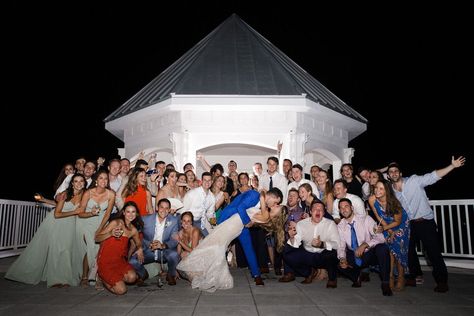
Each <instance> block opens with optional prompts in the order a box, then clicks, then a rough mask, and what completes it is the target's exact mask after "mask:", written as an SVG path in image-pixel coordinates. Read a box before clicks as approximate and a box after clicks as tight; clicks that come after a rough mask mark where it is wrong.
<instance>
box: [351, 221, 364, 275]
mask: <svg viewBox="0 0 474 316" xmlns="http://www.w3.org/2000/svg"><path fill="white" fill-rule="evenodd" d="M354 224H355V222H352V224H349V225H350V226H351V247H352V250H354V258H355V263H356V264H357V265H358V266H359V267H360V266H361V265H362V258H360V257H356V256H355V251H356V250H357V248H358V247H359V242H358V241H357V234H356V231H355V228H354Z"/></svg>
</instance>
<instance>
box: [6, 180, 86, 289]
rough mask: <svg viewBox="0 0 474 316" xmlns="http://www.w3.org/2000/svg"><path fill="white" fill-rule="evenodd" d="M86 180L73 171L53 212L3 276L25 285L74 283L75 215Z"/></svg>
mask: <svg viewBox="0 0 474 316" xmlns="http://www.w3.org/2000/svg"><path fill="white" fill-rule="evenodd" d="M85 184H86V179H85V178H84V176H83V175H82V174H75V175H74V176H73V177H72V179H71V182H70V184H69V187H68V189H67V190H66V191H64V192H62V193H60V194H59V195H58V196H57V205H56V209H55V210H54V213H53V212H51V213H49V214H48V215H46V218H45V219H44V220H43V222H42V223H41V225H40V227H39V228H38V230H37V231H36V233H35V235H34V237H33V239H32V240H31V241H30V243H29V244H28V247H26V249H25V250H24V251H23V253H22V254H21V255H20V257H19V258H18V259H17V260H16V261H15V262H14V263H13V265H12V266H11V267H10V269H8V271H7V274H6V275H5V278H6V279H9V280H14V281H19V282H23V283H27V284H38V283H39V282H41V281H46V284H47V286H48V287H51V286H52V287H63V286H70V285H73V286H75V285H77V284H78V283H79V278H78V277H77V272H74V266H75V264H74V260H75V257H76V256H74V254H73V252H74V249H75V247H74V244H75V238H76V234H75V231H76V215H77V214H78V211H79V210H78V207H79V204H80V202H81V199H82V195H83V193H84V189H85Z"/></svg>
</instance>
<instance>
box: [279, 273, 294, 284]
mask: <svg viewBox="0 0 474 316" xmlns="http://www.w3.org/2000/svg"><path fill="white" fill-rule="evenodd" d="M294 280H295V275H294V274H293V273H291V272H289V273H285V275H284V276H282V277H281V278H279V279H278V282H291V281H294Z"/></svg>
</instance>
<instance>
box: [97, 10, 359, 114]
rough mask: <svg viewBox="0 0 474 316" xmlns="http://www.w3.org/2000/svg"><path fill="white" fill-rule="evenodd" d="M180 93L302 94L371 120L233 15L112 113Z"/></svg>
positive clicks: (152, 102) (120, 112)
mask: <svg viewBox="0 0 474 316" xmlns="http://www.w3.org/2000/svg"><path fill="white" fill-rule="evenodd" d="M171 93H175V94H178V95H186V94H188V95H189V94H196V95H199V94H202V95H301V94H303V93H305V94H306V96H307V97H308V98H309V99H311V100H313V101H316V102H319V103H320V104H321V105H323V106H325V107H327V108H329V109H332V110H334V111H337V112H339V113H342V114H344V115H346V116H349V117H351V118H354V119H356V120H358V121H360V122H363V123H366V122H367V120H366V119H365V118H364V117H363V116H362V115H360V114H359V113H357V112H356V111H355V110H353V109H352V108H351V107H349V106H348V105H347V104H346V103H344V102H343V101H342V100H340V99H339V98H338V97H336V96H335V95H334V94H333V93H332V92H331V91H329V90H328V89H327V88H326V87H324V86H323V85H322V84H321V83H320V82H319V81H318V80H316V79H315V78H314V77H312V76H311V75H310V74H308V73H307V72H306V71H305V70H304V69H302V68H301V67H300V66H298V65H297V64H296V63H295V62H294V61H292V60H291V59H290V58H289V57H288V56H286V55H285V54H284V53H283V52H282V51H280V50H279V49H278V48H276V47H275V46H274V45H273V44H272V43H270V42H269V41H268V40H267V39H265V38H264V37H263V36H262V35H260V34H259V33H258V32H257V31H255V30H254V29H253V28H252V27H250V26H249V25H248V24H247V23H245V22H244V21H242V20H241V19H240V18H239V17H238V16H237V15H235V14H233V15H231V16H230V17H229V18H228V19H227V20H225V21H224V22H223V23H222V24H221V25H219V26H218V27H217V28H216V29H214V30H213V31H212V32H211V33H209V34H208V35H207V36H206V37H205V38H204V39H202V40H201V41H200V42H199V43H197V44H196V45H195V46H194V47H193V48H191V49H190V50H189V51H188V52H186V53H185V54H184V55H183V56H181V58H179V59H178V60H177V61H176V62H174V63H173V64H172V65H171V66H170V67H168V68H167V69H166V70H165V71H163V72H162V73H161V74H160V75H158V77H156V78H155V79H153V80H152V81H151V82H150V83H149V84H148V85H146V86H145V87H144V88H143V89H142V90H140V91H139V92H138V93H137V94H135V95H134V96H133V97H132V98H130V99H129V100H128V101H127V102H125V103H124V104H123V105H122V106H120V107H119V108H118V109H117V110H115V111H114V112H113V113H112V114H110V115H109V116H108V117H107V118H106V119H105V121H106V122H107V121H112V120H114V119H117V118H119V117H122V116H125V115H127V114H130V113H132V112H135V111H138V110H140V109H143V108H146V107H148V106H151V105H153V104H156V103H158V102H160V101H163V100H164V99H166V98H169V97H170V94H171Z"/></svg>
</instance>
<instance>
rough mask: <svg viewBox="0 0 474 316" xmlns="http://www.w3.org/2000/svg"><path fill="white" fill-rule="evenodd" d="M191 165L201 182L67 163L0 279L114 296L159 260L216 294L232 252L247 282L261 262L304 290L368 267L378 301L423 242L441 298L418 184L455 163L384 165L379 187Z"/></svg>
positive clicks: (401, 278) (414, 260) (428, 215)
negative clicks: (421, 169) (423, 168)
mask: <svg viewBox="0 0 474 316" xmlns="http://www.w3.org/2000/svg"><path fill="white" fill-rule="evenodd" d="M154 158H155V157H152V159H154ZM198 158H199V160H200V161H201V162H202V163H203V166H204V167H205V168H206V167H208V170H209V171H206V172H204V173H203V174H202V177H201V179H200V180H198V179H196V176H195V175H194V171H193V168H194V167H193V166H192V164H186V165H185V167H184V172H183V173H179V172H178V171H177V170H175V168H174V166H172V165H170V164H169V165H166V164H165V163H164V162H163V161H158V162H156V163H154V168H152V169H149V168H148V165H149V164H150V165H152V164H153V163H152V162H151V161H150V162H147V161H145V160H144V159H139V160H138V161H137V162H136V163H135V167H134V168H132V169H131V168H130V161H129V160H128V159H126V158H123V159H121V160H120V159H113V160H111V161H110V162H109V165H108V167H107V168H99V169H97V166H96V163H94V162H90V161H85V160H84V159H78V161H76V164H75V165H74V166H72V165H70V164H68V165H66V166H65V167H64V168H63V169H64V170H63V171H62V173H61V177H60V179H58V181H57V182H56V188H57V190H56V192H57V194H56V195H55V197H54V200H47V199H44V198H43V197H40V198H39V199H40V200H41V201H42V202H45V203H50V204H52V205H54V212H52V213H50V214H48V216H47V217H46V218H45V220H44V221H43V223H42V225H41V226H40V228H39V229H38V231H37V232H36V234H35V236H34V238H33V239H32V241H31V242H30V244H29V245H28V247H27V248H26V249H25V250H24V252H23V253H22V255H21V256H20V257H19V258H18V259H17V260H16V261H15V263H14V264H13V265H12V266H11V267H10V269H9V270H8V272H7V274H6V276H5V277H6V278H7V279H11V280H15V281H20V282H24V283H31V284H36V283H38V282H40V281H46V282H47V285H48V286H54V287H64V286H77V285H80V286H82V287H87V286H89V282H90V281H95V286H96V288H97V289H101V288H102V286H104V287H105V288H106V289H107V290H109V291H111V292H112V293H115V294H124V293H126V291H127V285H126V284H137V285H142V284H144V282H145V280H146V279H147V278H148V277H149V269H148V267H147V264H149V263H154V262H159V263H161V264H162V265H163V264H164V263H166V264H167V273H166V281H167V283H168V285H171V286H172V285H175V284H176V282H177V279H178V278H182V279H187V280H188V281H190V282H191V285H192V287H193V288H199V289H201V290H205V291H215V290H217V289H228V288H231V287H232V286H233V279H232V276H231V274H230V272H229V262H228V253H229V252H231V253H233V255H236V256H237V263H238V264H239V266H248V267H249V269H250V273H251V275H252V277H253V278H254V280H255V284H256V285H263V284H264V282H263V278H262V273H266V272H268V263H269V261H271V263H272V264H273V267H274V269H275V270H274V271H275V274H277V275H280V276H281V277H280V278H279V281H280V282H291V281H294V280H295V279H296V277H303V278H304V279H303V281H302V283H303V284H309V283H312V282H313V280H314V279H315V278H324V277H325V276H324V274H325V273H327V279H328V281H327V284H326V287H327V288H336V287H337V275H338V273H340V274H342V275H344V276H346V277H348V278H349V279H350V280H351V281H352V282H353V283H352V286H353V287H360V286H361V282H364V281H366V280H368V272H369V270H368V269H369V267H374V266H376V267H378V270H379V273H380V277H381V280H382V283H381V289H382V294H383V295H385V296H390V295H392V294H393V293H392V290H397V291H399V290H402V289H403V288H404V286H405V285H416V282H417V277H418V278H419V277H420V276H421V275H422V272H421V268H420V264H419V261H418V257H417V255H416V251H415V245H416V241H418V240H421V241H422V242H423V246H424V249H425V250H426V252H427V254H428V257H429V260H430V261H431V263H432V264H433V276H434V278H435V281H436V283H437V286H436V288H435V291H437V292H446V291H448V283H447V282H448V273H447V269H446V265H445V264H444V261H443V258H442V256H441V250H440V246H439V243H438V241H437V237H436V236H437V229H436V223H435V222H434V219H433V218H434V217H433V211H432V210H431V208H430V206H429V202H428V198H427V196H426V193H425V191H424V187H425V186H427V185H430V184H433V183H435V182H436V181H438V180H439V179H441V178H442V177H443V176H445V175H446V174H448V173H449V172H450V171H452V170H453V169H455V168H458V167H461V166H462V165H464V163H465V158H464V157H459V158H457V159H454V157H453V159H452V161H451V163H450V165H449V166H447V167H445V168H443V169H439V170H435V171H433V172H432V173H429V174H426V175H424V176H417V175H414V176H411V177H408V178H403V177H402V176H401V175H402V173H401V169H400V167H399V166H398V165H397V164H396V163H392V164H390V165H389V166H388V167H387V168H385V170H384V171H386V172H387V174H386V178H387V179H385V177H384V176H383V175H382V174H381V172H379V171H371V170H367V169H366V168H360V169H359V177H360V179H359V178H358V177H355V176H353V168H352V165H351V164H344V165H343V166H342V168H341V179H338V180H336V181H335V182H334V187H333V183H332V182H331V181H330V178H329V174H328V173H327V171H325V170H323V169H321V168H319V167H318V166H313V167H312V168H311V175H307V176H305V174H304V173H303V168H302V166H301V165H299V164H294V165H293V164H292V163H291V161H289V160H288V159H285V160H284V163H283V167H284V168H283V171H284V174H280V173H279V172H278V167H279V159H278V158H277V157H269V158H268V160H267V171H266V172H263V168H262V165H261V164H260V163H256V164H255V166H254V172H255V174H254V175H253V176H252V177H250V176H249V175H248V174H247V173H240V174H238V173H237V172H236V169H237V163H236V162H235V161H231V162H229V165H228V167H229V173H228V174H229V175H231V174H236V175H234V176H233V178H234V179H232V178H230V177H229V176H225V174H224V170H223V167H222V165H220V164H215V165H213V166H210V165H209V164H208V163H207V161H205V159H204V157H203V156H202V155H201V156H199V157H198ZM98 163H99V164H100V162H98ZM102 163H103V161H102ZM71 167H73V170H70V169H72V168H71ZM372 175H373V176H372ZM250 178H252V181H250ZM307 178H308V179H307ZM360 180H362V182H361V181H360ZM255 183H258V184H257V185H255ZM252 184H253V185H252ZM239 262H240V263H239ZM282 270H283V271H282ZM405 275H407V279H405Z"/></svg>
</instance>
